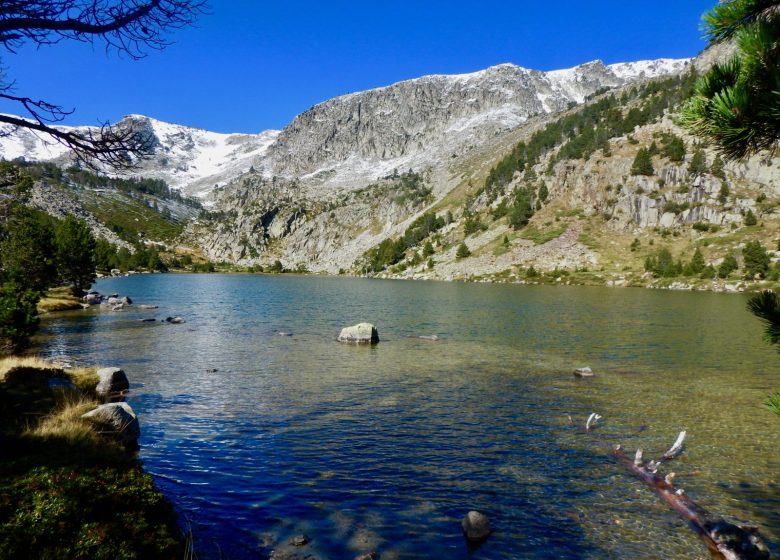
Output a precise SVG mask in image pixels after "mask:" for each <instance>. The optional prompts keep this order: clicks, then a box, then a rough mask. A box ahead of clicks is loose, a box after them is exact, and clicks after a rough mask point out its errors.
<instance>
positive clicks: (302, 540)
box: [288, 535, 310, 546]
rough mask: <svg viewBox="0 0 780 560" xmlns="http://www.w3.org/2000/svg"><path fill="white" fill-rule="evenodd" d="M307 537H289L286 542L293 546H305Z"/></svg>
mask: <svg viewBox="0 0 780 560" xmlns="http://www.w3.org/2000/svg"><path fill="white" fill-rule="evenodd" d="M309 541H310V539H309V537H308V536H306V535H296V536H294V537H291V538H290V540H289V541H288V542H289V543H290V544H291V545H293V546H306V545H307V544H309Z"/></svg>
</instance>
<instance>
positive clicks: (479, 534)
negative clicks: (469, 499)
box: [461, 511, 492, 543]
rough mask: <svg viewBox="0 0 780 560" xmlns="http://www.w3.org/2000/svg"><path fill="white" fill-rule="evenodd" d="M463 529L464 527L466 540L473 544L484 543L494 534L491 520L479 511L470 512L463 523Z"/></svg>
mask: <svg viewBox="0 0 780 560" xmlns="http://www.w3.org/2000/svg"><path fill="white" fill-rule="evenodd" d="M461 527H463V534H464V535H465V536H466V540H468V541H469V542H472V543H479V542H482V541H484V540H485V539H486V538H488V537H489V536H490V533H491V532H492V530H491V528H490V520H489V519H488V517H487V516H486V515H485V514H483V513H480V512H478V511H470V512H468V513H467V514H466V517H464V518H463V521H462V522H461Z"/></svg>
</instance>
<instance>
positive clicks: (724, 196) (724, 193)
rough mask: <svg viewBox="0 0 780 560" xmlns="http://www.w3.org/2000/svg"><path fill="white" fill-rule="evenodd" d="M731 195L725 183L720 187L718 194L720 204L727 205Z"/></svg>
mask: <svg viewBox="0 0 780 560" xmlns="http://www.w3.org/2000/svg"><path fill="white" fill-rule="evenodd" d="M729 194H731V193H730V191H729V186H728V185H727V184H726V183H723V184H722V185H721V186H720V192H718V202H720V203H721V204H726V202H728V200H729Z"/></svg>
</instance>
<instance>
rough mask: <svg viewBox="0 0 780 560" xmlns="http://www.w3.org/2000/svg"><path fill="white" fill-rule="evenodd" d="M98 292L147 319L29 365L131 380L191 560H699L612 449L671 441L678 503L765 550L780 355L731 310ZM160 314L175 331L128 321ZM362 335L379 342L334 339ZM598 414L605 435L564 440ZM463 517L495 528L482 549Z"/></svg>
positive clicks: (414, 290)
mask: <svg viewBox="0 0 780 560" xmlns="http://www.w3.org/2000/svg"><path fill="white" fill-rule="evenodd" d="M97 289H98V290H100V291H103V292H119V293H121V294H127V295H130V297H131V298H132V299H133V300H135V301H136V302H139V303H151V304H157V305H159V306H160V308H159V309H158V310H153V311H143V310H138V309H133V310H131V311H127V312H121V313H110V312H109V313H105V312H104V313H100V312H98V311H88V312H84V313H83V314H82V313H75V314H67V315H66V314H63V315H61V316H57V317H54V318H52V319H51V320H49V321H47V322H46V323H45V327H44V332H43V335H42V336H41V337H40V339H39V347H38V349H37V351H38V352H40V353H43V354H46V355H49V356H55V357H62V356H67V357H68V358H69V359H71V360H74V361H76V362H80V363H94V364H102V365H121V366H122V367H124V368H125V369H126V371H127V372H128V375H129V376H130V379H131V382H132V383H133V385H132V389H133V395H132V398H131V399H130V401H131V404H132V405H133V407H134V408H135V409H136V410H137V411H138V412H139V415H140V419H141V425H142V430H143V437H142V440H141V444H142V451H141V454H142V457H143V460H144V462H145V465H146V467H147V469H148V470H149V471H151V472H152V473H153V474H154V475H155V476H156V477H157V480H158V482H159V484H160V486H161V488H162V489H163V490H164V492H165V493H166V494H167V495H168V496H170V497H171V498H172V499H173V501H174V502H175V503H176V505H177V506H178V507H179V508H180V509H181V511H182V512H183V514H184V515H185V516H186V517H187V518H188V519H189V520H190V522H191V523H192V527H193V530H194V532H195V536H196V539H197V543H196V544H197V547H198V554H199V557H200V558H219V557H221V558H264V557H267V555H268V553H269V552H270V550H271V549H273V548H275V547H279V546H282V545H284V544H285V543H286V541H287V539H288V538H289V537H290V536H292V535H295V534H300V533H306V534H308V535H309V536H310V537H312V539H313V541H312V543H311V545H310V546H309V547H307V548H305V549H304V550H303V551H302V552H303V553H313V554H316V555H317V556H318V557H322V558H352V557H353V556H354V555H355V554H356V553H358V552H366V551H370V550H377V551H379V552H380V553H381V554H382V558H384V559H392V558H448V559H458V558H470V557H474V558H490V559H496V558H499V559H501V558H504V559H514V558H572V559H574V558H594V559H596V558H599V559H600V558H608V557H612V558H647V559H650V558H679V559H682V558H685V559H689V558H706V557H707V556H706V554H705V552H704V550H703V547H702V546H701V544H700V543H699V542H698V540H697V538H696V537H695V536H694V535H693V534H692V533H691V532H690V531H689V530H688V529H687V528H686V527H685V525H684V524H683V523H682V522H681V521H679V520H678V519H677V518H676V517H675V515H674V514H672V513H671V512H669V511H668V510H667V508H666V506H665V505H663V504H662V503H660V502H659V501H658V500H657V499H656V498H655V496H654V495H653V494H652V493H651V492H650V491H649V490H648V489H646V488H644V487H643V486H641V484H640V483H639V482H637V481H635V480H633V479H632V478H630V477H629V476H628V475H627V474H626V473H625V472H623V471H622V470H621V468H620V467H619V466H617V465H616V464H615V463H614V462H613V460H612V459H611V458H610V456H609V453H608V449H609V448H610V447H611V446H612V445H614V444H615V443H617V442H621V443H623V444H625V445H628V446H638V445H641V446H643V447H644V448H645V449H647V450H655V449H657V450H659V451H662V450H663V449H664V448H665V447H668V446H669V444H670V443H671V442H672V440H673V439H674V436H675V435H676V433H677V431H678V430H681V429H685V430H688V431H689V434H690V439H689V444H688V448H687V451H686V453H685V454H684V455H683V456H682V458H681V459H680V460H679V461H678V462H677V464H675V465H674V470H675V471H676V472H677V473H678V481H680V484H681V486H683V487H684V488H685V489H686V490H687V491H688V493H689V494H691V495H692V496H694V498H698V499H699V500H700V501H701V502H702V505H705V506H706V507H708V508H709V509H711V510H712V511H716V512H718V513H721V514H723V515H725V516H727V517H729V518H731V519H734V520H739V521H751V522H753V523H757V524H759V525H760V526H761V528H762V531H763V532H764V534H765V535H766V536H767V537H769V538H770V539H771V540H774V541H775V542H777V540H778V539H780V519H779V518H778V513H777V512H779V511H780V474H778V473H780V459H779V458H778V455H777V453H776V448H777V441H778V440H777V434H778V430H779V428H780V421H779V420H778V419H777V418H775V417H773V416H771V415H770V414H768V413H766V412H764V411H762V409H761V408H760V403H761V401H762V400H763V398H764V396H765V395H766V394H767V393H768V392H770V391H771V390H773V389H775V388H780V357H778V356H777V354H776V353H775V352H774V351H773V350H772V349H770V348H767V347H766V346H765V345H764V344H763V343H762V341H761V327H760V325H759V324H758V322H757V321H756V320H755V319H753V318H752V317H751V316H750V315H749V314H748V313H747V312H746V311H744V298H743V297H741V296H725V295H717V294H694V293H669V292H655V291H645V290H628V289H626V290H617V289H615V290H609V289H600V288H574V287H572V288H563V287H558V288H550V287H525V286H489V285H470V284H448V283H433V282H431V283H418V282H400V281H368V280H357V279H335V278H315V277H290V276H285V277H259V276H219V275H209V276H187V275H181V276H174V275H164V276H136V277H131V278H123V279H114V280H106V281H101V282H100V283H99V284H98V286H97ZM172 315H181V316H183V317H185V318H186V319H187V323H186V324H183V325H169V324H164V323H142V322H140V321H139V319H140V318H143V317H156V318H158V319H159V318H164V317H166V316H172ZM360 321H370V322H373V323H375V324H376V325H377V327H378V329H379V332H380V336H381V338H382V342H381V343H380V344H379V345H378V346H376V347H373V348H355V347H350V346H344V345H340V344H338V343H336V342H335V338H336V336H337V334H338V332H339V329H340V328H341V327H342V326H345V325H350V324H354V323H357V322H360ZM279 331H286V332H292V333H293V336H292V337H283V336H279V335H278V332H279ZM428 334H437V335H439V336H440V337H441V340H440V341H439V342H431V341H426V340H421V339H418V338H410V337H412V336H417V335H428ZM581 365H590V366H591V367H592V368H593V369H594V371H595V372H596V374H597V376H596V377H595V378H594V379H590V380H578V379H575V378H574V377H573V376H572V375H571V373H570V372H571V370H572V369H573V368H574V367H577V366H581ZM214 369H216V371H213V370H214ZM209 370H212V371H211V372H209ZM591 411H598V412H600V413H601V414H603V415H604V416H605V418H606V423H605V425H604V426H603V427H602V428H601V429H600V430H599V431H597V432H596V433H594V434H585V433H582V432H581V431H579V430H576V429H573V428H572V427H570V426H569V423H568V419H567V415H569V414H570V415H572V416H573V417H574V418H575V419H576V420H577V421H580V422H584V420H585V418H586V417H587V414H588V413H590V412H591ZM470 509H477V510H480V511H483V512H485V513H486V514H488V515H489V516H490V518H491V520H492V522H493V525H494V529H495V534H494V535H493V536H491V537H490V539H489V540H488V541H487V543H486V544H485V545H484V546H482V547H481V548H480V549H478V550H476V551H469V550H468V549H467V547H466V546H465V543H464V541H463V537H462V535H461V533H460V524H459V522H460V518H461V517H462V516H463V515H464V514H465V513H466V512H467V511H468V510H470Z"/></svg>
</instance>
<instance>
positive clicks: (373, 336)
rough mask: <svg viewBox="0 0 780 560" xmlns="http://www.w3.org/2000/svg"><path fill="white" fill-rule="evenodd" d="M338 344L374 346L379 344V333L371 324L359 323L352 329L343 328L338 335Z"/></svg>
mask: <svg viewBox="0 0 780 560" xmlns="http://www.w3.org/2000/svg"><path fill="white" fill-rule="evenodd" d="M339 342H348V343H353V344H376V343H377V342H379V333H378V332H377V330H376V327H375V326H374V325H372V324H371V323H359V324H357V325H354V326H352V327H344V328H343V329H341V334H339Z"/></svg>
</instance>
